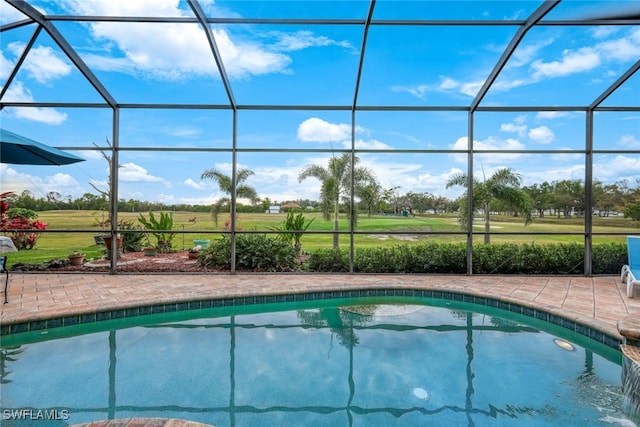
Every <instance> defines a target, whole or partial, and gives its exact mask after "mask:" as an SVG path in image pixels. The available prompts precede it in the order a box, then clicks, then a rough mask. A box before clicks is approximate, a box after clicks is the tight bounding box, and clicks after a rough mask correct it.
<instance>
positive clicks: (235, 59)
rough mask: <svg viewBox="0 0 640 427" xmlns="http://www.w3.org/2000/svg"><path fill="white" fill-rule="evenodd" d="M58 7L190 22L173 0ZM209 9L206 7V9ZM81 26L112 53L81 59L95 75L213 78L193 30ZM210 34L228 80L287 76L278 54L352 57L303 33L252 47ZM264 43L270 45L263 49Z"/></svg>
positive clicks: (74, 0) (207, 53)
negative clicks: (314, 51)
mask: <svg viewBox="0 0 640 427" xmlns="http://www.w3.org/2000/svg"><path fill="white" fill-rule="evenodd" d="M64 4H65V5H66V7H67V8H68V9H69V10H70V11H71V12H72V13H78V14H81V15H109V16H114V15H119V16H141V15H147V16H176V17H177V16H193V14H192V13H191V10H190V9H188V8H186V9H180V7H179V5H180V4H182V2H179V1H177V0H170V1H157V0H140V1H128V0H110V1H100V2H87V1H80V0H68V1H66V2H65V3H64ZM213 5H214V3H213V2H210V6H211V7H213ZM225 13H228V12H225ZM218 15H219V14H218ZM87 25H88V26H89V27H90V28H91V32H92V34H93V35H94V37H95V38H96V41H103V42H104V45H103V46H102V48H106V49H107V50H112V44H115V46H117V48H118V50H117V51H112V53H111V55H110V56H99V55H96V54H93V53H89V54H87V55H85V56H84V58H85V60H86V61H87V63H88V64H90V65H91V66H93V67H95V68H97V69H102V70H118V71H120V72H127V73H129V74H138V73H145V74H150V75H151V76H153V77H155V78H158V79H181V78H184V77H187V76H193V75H194V74H196V75H203V76H210V75H214V76H217V75H218V70H217V67H216V64H215V61H214V59H213V56H212V53H211V48H210V46H209V43H208V41H207V39H206V36H205V33H204V31H203V30H202V28H201V27H200V26H199V25H193V24H173V23H163V24H151V23H114V22H94V23H90V24H87ZM212 31H213V33H214V36H215V40H216V44H217V46H218V50H219V51H220V55H221V56H222V58H223V61H224V66H225V70H226V72H227V73H228V75H229V76H230V77H232V78H246V77H249V76H255V75H263V74H269V73H286V72H289V71H288V69H287V68H288V67H289V65H290V64H291V62H292V59H291V57H289V56H288V55H286V54H285V53H284V52H290V51H296V50H300V49H307V48H310V47H326V46H339V47H342V48H345V49H349V50H352V51H354V52H357V51H356V50H355V49H354V48H353V46H351V44H350V43H349V42H347V41H337V40H332V39H330V38H328V37H325V36H322V35H316V34H314V33H313V32H311V31H308V30H302V31H297V32H294V33H285V32H270V33H265V34H252V35H251V36H252V37H255V38H258V39H260V40H254V41H252V40H249V39H246V38H245V39H241V38H240V37H239V36H233V37H232V35H231V34H230V33H229V32H228V31H227V29H223V28H220V27H216V28H213V29H212ZM245 37H246V36H245ZM265 40H267V41H269V42H272V43H271V44H265Z"/></svg>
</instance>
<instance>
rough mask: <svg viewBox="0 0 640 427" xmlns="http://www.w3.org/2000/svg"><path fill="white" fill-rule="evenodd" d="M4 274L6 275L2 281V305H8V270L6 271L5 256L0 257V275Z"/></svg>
mask: <svg viewBox="0 0 640 427" xmlns="http://www.w3.org/2000/svg"><path fill="white" fill-rule="evenodd" d="M2 273H4V274H5V275H6V277H5V279H4V303H5V304H6V303H8V302H9V300H8V299H7V288H8V287H9V270H7V256H6V255H0V274H2Z"/></svg>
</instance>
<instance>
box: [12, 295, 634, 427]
mask: <svg viewBox="0 0 640 427" xmlns="http://www.w3.org/2000/svg"><path fill="white" fill-rule="evenodd" d="M357 303H358V301H342V302H341V303H340V304H339V305H332V304H329V303H326V302H324V303H322V302H319V303H317V305H315V306H311V305H310V304H308V303H307V304H305V305H304V306H302V305H294V304H287V305H284V304H277V305H273V306H262V307H260V308H259V310H261V311H263V312H252V311H256V310H257V308H255V307H254V308H253V309H251V310H248V309H245V310H244V312H243V310H239V311H237V313H236V314H233V313H230V312H229V310H228V309H227V310H226V311H216V310H213V309H212V310H208V311H207V310H202V311H199V312H198V313H190V314H188V315H186V314H181V315H174V317H166V316H165V317H153V316H148V317H147V318H146V319H137V320H136V322H137V325H131V322H128V323H129V324H127V322H125V321H120V322H112V323H111V324H105V323H103V324H101V325H99V326H98V327H97V331H95V332H92V333H85V332H86V331H85V330H81V328H77V329H71V330H70V331H69V330H67V331H66V332H65V331H63V332H62V333H56V331H49V332H47V333H44V334H39V335H38V337H35V336H33V335H30V336H25V338H24V339H23V342H22V343H21V342H20V340H19V339H18V340H16V337H11V339H10V340H3V348H2V359H1V367H2V371H1V375H2V378H1V379H2V389H1V398H2V399H1V406H2V417H3V418H2V421H1V423H2V425H3V427H9V426H27V425H36V426H40V427H45V426H47V425H56V426H58V425H70V424H77V423H84V422H90V421H94V420H102V419H113V418H127V417H162V418H180V419H187V420H193V421H198V422H202V423H207V424H213V425H216V426H219V427H222V426H385V427H387V426H425V425H430V426H484V425H487V426H518V427H520V426H544V425H549V426H573V425H575V426H586V425H622V426H633V425H635V424H633V423H632V422H631V421H630V420H629V419H628V418H627V417H625V415H624V414H623V413H622V412H621V406H622V396H621V394H620V393H621V387H620V381H621V379H620V375H621V368H620V365H619V360H617V363H616V357H619V355H618V356H616V352H609V353H608V354H603V355H601V352H599V351H594V350H592V349H589V348H585V347H583V346H581V345H578V344H577V342H580V341H581V339H580V338H579V337H577V336H572V335H568V333H565V334H563V336H555V335H551V334H549V333H547V332H543V331H541V330H540V329H538V328H537V327H533V326H530V325H531V324H532V323H530V322H526V321H523V319H521V318H519V319H516V320H514V318H513V317H512V316H511V317H509V318H507V317H502V314H503V312H500V314H501V315H500V316H498V315H494V314H486V313H481V312H474V311H469V310H470V309H471V308H472V307H468V306H463V305H462V304H461V303H459V304H458V303H457V304H458V305H456V306H445V307H436V306H433V305H421V304H392V305H388V304H375V305H357ZM333 304H335V303H333ZM504 315H505V316H507V315H508V314H506V313H504ZM180 316H182V317H180ZM92 328H93V330H96V326H95V325H94V326H93V327H92ZM85 329H86V327H85ZM100 329H102V330H100ZM69 333H74V334H76V335H74V336H64V335H67V334H69ZM58 336H59V337H58ZM574 338H575V339H574ZM582 341H584V340H582ZM583 345H584V344H583ZM587 347H589V346H587ZM605 353H606V351H605ZM612 354H613V356H612ZM22 409H28V410H31V411H38V410H39V411H45V412H44V413H45V415H46V414H49V415H51V414H53V415H54V416H53V417H51V416H50V417H49V418H54V419H49V420H45V419H42V418H41V419H34V416H33V415H29V413H27V415H26V416H25V412H24V411H23V412H20V410H22ZM16 411H17V412H16ZM46 411H48V412H46ZM36 413H37V412H32V414H36ZM17 414H22V415H17ZM45 418H46V417H45Z"/></svg>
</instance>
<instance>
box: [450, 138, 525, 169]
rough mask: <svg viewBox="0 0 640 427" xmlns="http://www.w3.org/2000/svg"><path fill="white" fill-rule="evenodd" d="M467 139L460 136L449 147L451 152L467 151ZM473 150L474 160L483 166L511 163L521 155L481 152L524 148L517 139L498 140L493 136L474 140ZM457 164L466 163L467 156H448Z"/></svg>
mask: <svg viewBox="0 0 640 427" xmlns="http://www.w3.org/2000/svg"><path fill="white" fill-rule="evenodd" d="M467 141H468V138H467V137H466V136H461V137H460V138H458V139H457V140H456V142H455V143H453V145H452V146H451V149H453V150H467V149H468V143H467ZM473 149H474V150H477V151H478V153H477V154H476V159H478V160H480V161H481V162H482V163H483V164H485V165H488V164H496V163H507V162H513V161H516V160H518V159H520V158H521V157H522V154H519V153H504V154H503V153H485V154H483V153H481V151H486V150H492V151H501V150H510V151H516V150H524V149H525V146H524V144H522V143H521V142H520V141H518V140H517V139H513V138H507V139H499V138H495V137H493V136H490V137H488V138H486V139H484V140H474V141H473ZM450 157H451V158H453V159H454V160H455V161H456V162H457V163H463V164H464V163H466V162H467V155H466V154H452V155H451V156H450Z"/></svg>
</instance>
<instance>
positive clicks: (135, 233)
mask: <svg viewBox="0 0 640 427" xmlns="http://www.w3.org/2000/svg"><path fill="white" fill-rule="evenodd" d="M118 228H119V229H120V230H126V231H128V232H127V233H122V250H123V251H124V252H140V251H141V250H142V246H143V241H144V240H145V238H146V237H145V234H144V233H143V232H142V231H141V230H140V227H136V226H135V224H134V223H133V221H126V220H122V221H119V222H118Z"/></svg>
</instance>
